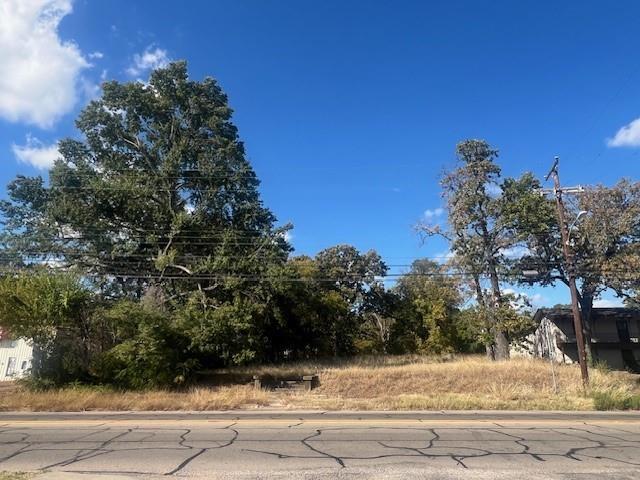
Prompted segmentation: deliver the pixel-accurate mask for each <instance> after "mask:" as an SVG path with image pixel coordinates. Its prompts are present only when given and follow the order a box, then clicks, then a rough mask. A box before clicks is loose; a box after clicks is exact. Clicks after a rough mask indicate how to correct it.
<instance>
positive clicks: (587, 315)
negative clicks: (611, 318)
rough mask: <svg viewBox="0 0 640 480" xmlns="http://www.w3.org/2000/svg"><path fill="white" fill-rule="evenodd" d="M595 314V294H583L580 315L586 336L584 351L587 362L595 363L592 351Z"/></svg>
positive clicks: (583, 332)
mask: <svg viewBox="0 0 640 480" xmlns="http://www.w3.org/2000/svg"><path fill="white" fill-rule="evenodd" d="M592 313H593V294H592V293H590V292H587V293H585V292H582V294H581V295H580V315H581V317H582V334H583V335H584V349H585V352H586V354H587V362H588V363H589V364H592V363H593V351H592V349H591V338H592V333H593V331H592V328H591V326H592V323H591V314H592Z"/></svg>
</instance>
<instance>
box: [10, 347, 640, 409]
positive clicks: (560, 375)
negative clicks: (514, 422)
mask: <svg viewBox="0 0 640 480" xmlns="http://www.w3.org/2000/svg"><path fill="white" fill-rule="evenodd" d="M311 373H317V374H319V376H320V386H319V387H318V388H317V389H314V390H313V391H312V392H290V393H289V392H285V393H274V392H270V391H267V390H256V389H255V388H253V386H252V385H247V384H244V385H223V384H221V383H220V381H218V382H216V385H213V386H207V387H205V386H200V387H195V388H191V389H188V390H184V391H168V390H160V391H158V390H156V391H142V392H120V391H116V390H113V389H108V388H101V387H74V388H64V389H57V390H49V391H45V392H31V391H28V390H26V389H24V388H22V387H18V386H15V387H13V388H12V391H11V392H10V393H9V391H7V390H6V388H5V391H3V394H2V395H1V396H0V410H4V411H8V410H28V411H82V410H227V409H236V408H260V407H278V408H290V409H293V408H318V409H326V410H342V409H349V410H352V409H353V410H356V409H357V410H442V409H446V410H467V409H501V410H502V409H506V410H593V409H615V408H640V380H639V379H640V377H639V376H638V375H633V374H630V373H626V372H612V371H607V370H605V369H601V368H593V369H591V385H590V388H589V390H588V391H586V392H585V391H584V390H583V389H582V385H581V380H580V371H579V369H578V367H577V366H575V365H558V366H556V367H555V376H556V388H555V389H554V383H553V376H552V371H551V367H550V365H549V363H548V362H545V361H542V360H528V359H512V360H510V361H506V362H490V361H488V360H487V359H485V358H483V357H480V356H463V357H458V358H455V359H439V358H429V357H418V356H403V357H363V358H356V359H352V360H330V361H324V362H301V363H294V364H288V365H282V366H259V367H241V368H233V369H227V370H221V371H218V372H216V375H218V376H219V377H221V378H224V377H227V378H234V379H237V378H245V379H246V378H247V377H248V378H250V376H251V375H263V376H264V375H269V376H273V377H277V378H286V377H296V376H301V375H303V374H311Z"/></svg>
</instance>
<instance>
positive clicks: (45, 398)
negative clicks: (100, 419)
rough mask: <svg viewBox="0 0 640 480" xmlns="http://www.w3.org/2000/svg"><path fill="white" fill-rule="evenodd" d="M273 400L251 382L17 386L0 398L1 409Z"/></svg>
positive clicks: (245, 404)
mask: <svg viewBox="0 0 640 480" xmlns="http://www.w3.org/2000/svg"><path fill="white" fill-rule="evenodd" d="M270 401H271V399H270V395H269V393H268V392H266V391H264V390H256V389H255V388H253V387H252V386H248V385H238V386H232V387H220V388H193V389H191V390H188V391H185V392H174V391H168V390H154V391H143V392H120V391H115V390H109V389H104V388H91V387H73V388H71V387H70V388H61V389H53V390H47V391H44V392H33V391H29V390H27V389H25V388H21V387H16V389H15V390H14V392H13V393H12V394H11V395H3V396H2V398H0V411H34V412H43V411H49V412H64V411H67V412H70V411H86V410H124V411H165V410H197V411H204V410H229V409H236V408H255V407H258V406H265V405H268V404H269V403H270Z"/></svg>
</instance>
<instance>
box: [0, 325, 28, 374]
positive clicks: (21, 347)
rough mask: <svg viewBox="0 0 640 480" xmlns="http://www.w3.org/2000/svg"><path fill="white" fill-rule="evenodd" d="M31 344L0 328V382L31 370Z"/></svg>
mask: <svg viewBox="0 0 640 480" xmlns="http://www.w3.org/2000/svg"><path fill="white" fill-rule="evenodd" d="M32 360H33V345H32V344H31V342H29V341H27V340H23V339H12V338H10V337H9V336H8V335H7V333H6V331H5V332H3V331H2V328H0V382H6V381H10V380H16V379H18V378H22V377H24V376H25V375H27V374H28V373H29V371H30V370H31V362H32Z"/></svg>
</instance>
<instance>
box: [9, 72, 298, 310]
mask: <svg viewBox="0 0 640 480" xmlns="http://www.w3.org/2000/svg"><path fill="white" fill-rule="evenodd" d="M231 113H232V111H231V109H230V108H229V106H228V102H227V97H226V95H225V94H224V93H223V92H222V90H221V88H220V86H219V85H218V84H217V83H216V81H215V80H213V79H212V78H206V79H205V80H203V81H194V80H190V79H189V78H188V75H187V66H186V63H185V62H177V63H172V64H170V65H168V66H167V67H166V68H162V69H159V70H156V71H154V72H153V73H152V74H151V77H150V79H149V82H148V83H141V82H130V83H120V82H116V81H111V82H106V83H104V84H103V93H102V96H101V97H100V98H98V99H96V100H93V101H91V102H90V103H89V104H88V105H87V107H86V108H85V109H84V110H83V111H82V112H81V113H80V115H79V117H78V119H77V121H76V126H77V128H78V130H79V131H80V134H81V136H80V138H79V139H73V138H67V139H64V140H62V141H60V144H59V151H60V158H59V159H58V160H57V161H56V163H55V165H54V167H53V168H52V169H51V171H50V174H49V183H48V185H47V184H45V182H44V181H43V180H42V179H41V178H27V177H18V178H17V179H16V180H14V181H13V182H12V183H11V184H10V185H9V188H8V191H9V197H10V200H9V201H7V202H3V203H2V204H0V210H1V211H2V214H3V216H4V218H5V231H4V234H3V238H2V240H3V244H4V247H5V248H4V249H3V258H4V259H5V260H12V261H13V262H16V263H20V262H26V263H29V262H34V261H42V260H43V259H44V257H46V256H48V257H52V258H53V259H54V260H55V265H57V266H68V265H74V266H77V267H80V268H82V269H83V271H84V272H85V273H86V274H87V275H94V276H97V277H99V278H100V279H101V280H102V282H103V283H104V285H105V287H108V288H110V289H111V290H112V291H113V292H114V293H115V294H117V295H133V296H137V297H141V296H142V295H143V294H144V292H145V291H146V289H147V288H149V286H154V287H155V288H157V289H160V290H162V293H163V294H164V295H165V296H166V297H168V298H170V297H174V296H180V295H187V294H189V293H190V292H192V291H194V290H199V291H201V292H208V295H209V296H210V297H215V298H217V299H219V300H220V301H224V300H229V298H230V297H231V296H233V293H232V292H231V290H232V291H233V292H237V291H240V290H241V289H239V288H236V286H237V284H238V282H240V283H243V282H245V283H246V282H249V283H250V282H252V281H254V280H252V279H253V278H254V277H260V276H264V275H265V274H266V273H267V271H268V269H269V268H270V265H272V264H274V263H276V264H281V263H282V262H283V261H284V260H285V259H286V256H287V253H288V251H289V247H288V245H287V243H286V241H285V240H284V236H283V231H282V230H278V229H276V228H274V222H275V218H274V216H273V214H272V213H271V212H270V211H269V210H268V209H266V208H265V207H264V206H263V204H262V202H261V200H260V197H259V193H258V185H259V181H258V179H257V177H256V175H255V172H254V171H253V169H252V168H251V166H250V164H249V162H248V161H247V159H246V154H245V150H244V146H243V144H242V142H241V141H240V139H239V137H238V132H237V129H236V127H235V126H234V125H233V123H232V122H231ZM230 286H231V289H230V288H229V287H230Z"/></svg>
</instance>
